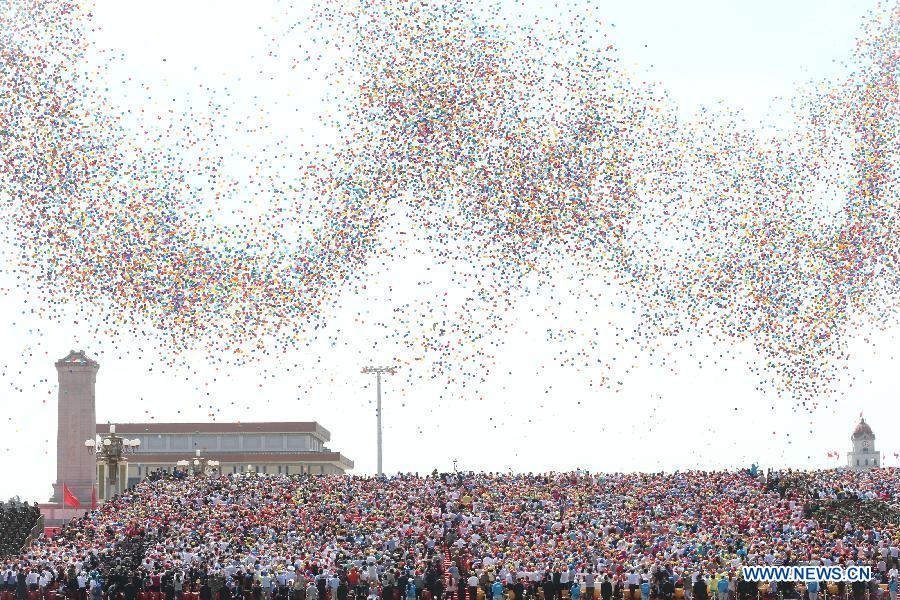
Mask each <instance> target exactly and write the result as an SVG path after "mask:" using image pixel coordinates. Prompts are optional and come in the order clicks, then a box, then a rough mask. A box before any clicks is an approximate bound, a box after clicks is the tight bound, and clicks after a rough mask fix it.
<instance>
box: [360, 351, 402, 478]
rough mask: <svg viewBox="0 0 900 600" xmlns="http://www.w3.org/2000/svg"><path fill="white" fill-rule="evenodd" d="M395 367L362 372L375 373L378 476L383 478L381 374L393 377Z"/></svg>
mask: <svg viewBox="0 0 900 600" xmlns="http://www.w3.org/2000/svg"><path fill="white" fill-rule="evenodd" d="M396 370H397V369H396V368H395V367H363V370H362V372H363V373H366V374H371V373H375V389H376V390H377V391H376V394H377V398H378V404H377V406H376V408H375V417H376V419H377V421H378V476H379V477H381V476H382V475H384V472H383V471H382V469H381V374H382V373H387V374H388V375H393V374H394V373H395V372H396Z"/></svg>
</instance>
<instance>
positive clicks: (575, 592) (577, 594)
mask: <svg viewBox="0 0 900 600" xmlns="http://www.w3.org/2000/svg"><path fill="white" fill-rule="evenodd" d="M569 596H570V597H571V598H572V600H578V599H579V598H581V586H580V585H578V582H577V581H576V582H575V583H573V584H572V587H571V588H570V589H569Z"/></svg>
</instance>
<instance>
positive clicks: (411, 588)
mask: <svg viewBox="0 0 900 600" xmlns="http://www.w3.org/2000/svg"><path fill="white" fill-rule="evenodd" d="M406 600H416V582H415V581H414V580H413V579H412V578H410V580H409V583H407V584H406Z"/></svg>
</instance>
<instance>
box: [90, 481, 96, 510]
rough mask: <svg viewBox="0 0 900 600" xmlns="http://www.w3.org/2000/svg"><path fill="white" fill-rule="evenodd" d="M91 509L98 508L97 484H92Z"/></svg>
mask: <svg viewBox="0 0 900 600" xmlns="http://www.w3.org/2000/svg"><path fill="white" fill-rule="evenodd" d="M91 510H97V486H96V485H92V486H91Z"/></svg>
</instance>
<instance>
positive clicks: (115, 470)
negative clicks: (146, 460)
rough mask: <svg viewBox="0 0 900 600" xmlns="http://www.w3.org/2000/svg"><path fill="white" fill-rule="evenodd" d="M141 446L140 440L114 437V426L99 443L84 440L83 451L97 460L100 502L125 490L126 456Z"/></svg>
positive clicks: (102, 436)
mask: <svg viewBox="0 0 900 600" xmlns="http://www.w3.org/2000/svg"><path fill="white" fill-rule="evenodd" d="M140 445H141V440H129V439H127V438H123V437H121V436H118V435H116V426H115V425H110V426H109V434H106V435H101V436H100V443H97V440H96V439H87V440H84V447H85V449H86V450H87V451H88V452H89V453H91V454H93V455H94V456H95V457H96V459H97V471H98V474H99V477H98V478H97V479H98V481H99V487H100V491H101V494H102V495H101V498H100V500H102V501H104V502H105V501H106V500H108V499H109V498H111V497H112V496H115V495H117V494H121V493H122V492H123V491H124V490H125V480H126V479H127V477H128V471H127V469H128V459H127V458H125V457H126V455H127V454H134V453H135V452H137V449H138V448H139V447H140Z"/></svg>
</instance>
